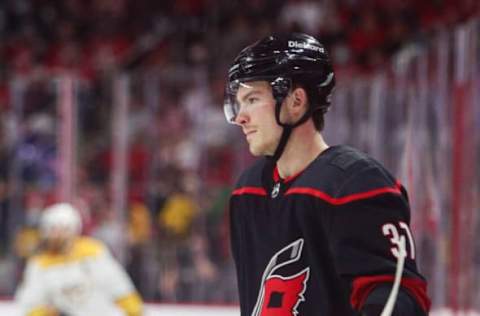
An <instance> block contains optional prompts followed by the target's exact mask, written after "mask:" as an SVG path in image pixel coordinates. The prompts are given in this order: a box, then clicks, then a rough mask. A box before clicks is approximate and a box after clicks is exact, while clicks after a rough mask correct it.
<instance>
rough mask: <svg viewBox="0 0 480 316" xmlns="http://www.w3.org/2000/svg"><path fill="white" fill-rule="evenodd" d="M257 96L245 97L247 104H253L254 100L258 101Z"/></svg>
mask: <svg viewBox="0 0 480 316" xmlns="http://www.w3.org/2000/svg"><path fill="white" fill-rule="evenodd" d="M258 100H259V99H258V98H257V97H249V98H248V99H247V104H255V103H256V102H258Z"/></svg>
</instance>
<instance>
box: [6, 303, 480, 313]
mask: <svg viewBox="0 0 480 316" xmlns="http://www.w3.org/2000/svg"><path fill="white" fill-rule="evenodd" d="M0 315H5V316H7V315H8V316H21V315H20V313H19V310H18V309H17V307H16V306H15V304H14V303H13V302H12V301H8V300H5V301H0ZM156 315H159V316H239V315H240V313H239V311H238V307H236V306H215V305H188V304H187V305H174V304H146V310H145V315H144V316H156ZM430 315H431V316H480V313H475V312H463V313H456V314H455V313H452V312H451V311H449V310H437V311H433V312H431V313H430Z"/></svg>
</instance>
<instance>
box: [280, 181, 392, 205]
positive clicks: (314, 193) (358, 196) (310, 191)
mask: <svg viewBox="0 0 480 316" xmlns="http://www.w3.org/2000/svg"><path fill="white" fill-rule="evenodd" d="M385 193H393V194H397V195H400V194H402V192H401V191H400V183H398V182H397V183H396V185H395V187H385V188H379V189H375V190H371V191H366V192H361V193H354V194H350V195H346V196H342V197H340V198H335V197H333V196H330V195H328V194H327V193H325V192H322V191H320V190H317V189H312V188H291V189H289V190H288V191H287V192H286V193H285V195H289V194H306V195H312V196H314V197H317V198H320V199H322V200H324V201H325V202H328V203H330V204H333V205H340V204H346V203H350V202H353V201H358V200H365V199H368V198H371V197H374V196H377V195H381V194H385Z"/></svg>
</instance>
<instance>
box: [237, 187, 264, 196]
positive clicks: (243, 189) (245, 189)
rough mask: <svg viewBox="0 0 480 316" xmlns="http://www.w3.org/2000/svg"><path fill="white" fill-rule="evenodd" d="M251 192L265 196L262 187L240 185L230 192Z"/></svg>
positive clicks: (241, 193) (239, 193)
mask: <svg viewBox="0 0 480 316" xmlns="http://www.w3.org/2000/svg"><path fill="white" fill-rule="evenodd" d="M243 194H253V195H262V196H266V195H267V191H265V189H264V188H259V187H241V188H238V189H236V190H235V191H233V192H232V195H243Z"/></svg>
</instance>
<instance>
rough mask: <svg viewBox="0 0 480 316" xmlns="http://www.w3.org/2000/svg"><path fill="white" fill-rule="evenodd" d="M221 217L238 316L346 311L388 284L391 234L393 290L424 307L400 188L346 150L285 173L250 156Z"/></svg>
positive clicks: (336, 315)
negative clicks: (403, 246) (227, 227)
mask: <svg viewBox="0 0 480 316" xmlns="http://www.w3.org/2000/svg"><path fill="white" fill-rule="evenodd" d="M230 221H231V243H232V252H233V256H234V259H235V263H236V270H237V280H238V287H239V295H240V307H241V315H242V316H247V315H248V316H296V315H299V316H344V315H345V316H346V315H348V316H350V315H356V312H355V311H358V310H360V308H361V307H362V304H363V303H364V302H365V300H366V298H367V297H368V295H369V293H370V292H371V291H372V290H373V289H374V288H375V287H376V286H377V285H379V284H384V283H392V282H393V279H394V274H395V267H396V262H397V259H396V257H397V256H398V251H399V248H398V244H399V240H400V236H405V239H406V241H407V254H408V255H407V258H406V260H405V270H404V272H403V278H402V288H403V289H404V290H406V291H407V292H408V294H409V295H410V296H411V297H413V298H414V299H415V300H416V301H417V303H418V304H419V306H421V307H422V309H424V310H425V311H428V309H429V305H430V302H429V299H428V297H427V294H426V282H425V280H424V279H423V277H422V276H421V275H420V274H419V273H418V271H417V267H416V263H415V244H414V241H413V237H412V234H411V231H410V229H409V221H410V210H409V204H408V198H407V194H406V191H405V190H404V188H403V187H402V186H401V185H400V184H399V182H397V181H396V180H395V179H394V178H393V177H392V176H391V175H390V173H389V172H388V171H387V170H385V168H384V167H382V166H381V165H380V164H379V163H378V162H376V161H375V160H373V159H372V158H370V157H368V156H367V155H365V154H363V153H361V152H359V151H357V150H355V149H353V148H350V147H347V146H333V147H330V148H328V149H327V150H325V151H324V152H323V153H321V154H320V155H319V156H318V157H317V158H316V159H315V160H314V161H313V162H312V163H311V164H310V165H309V166H308V167H307V168H306V169H305V170H303V171H302V172H300V173H299V174H297V175H295V176H293V177H290V178H288V179H280V178H279V176H278V172H277V171H276V168H275V166H274V165H273V164H271V163H270V161H269V160H267V159H266V158H263V159H260V160H259V161H257V162H256V164H255V165H254V166H253V167H251V168H250V169H248V170H247V171H246V172H244V173H243V174H242V176H241V177H240V179H239V181H238V183H237V185H236V188H235V190H234V191H233V193H232V197H231V200H230Z"/></svg>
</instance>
